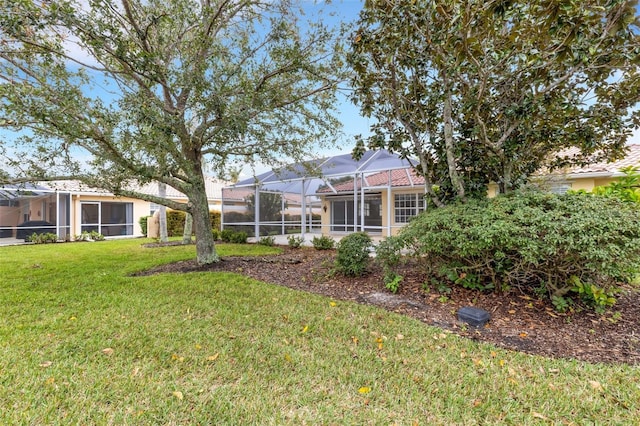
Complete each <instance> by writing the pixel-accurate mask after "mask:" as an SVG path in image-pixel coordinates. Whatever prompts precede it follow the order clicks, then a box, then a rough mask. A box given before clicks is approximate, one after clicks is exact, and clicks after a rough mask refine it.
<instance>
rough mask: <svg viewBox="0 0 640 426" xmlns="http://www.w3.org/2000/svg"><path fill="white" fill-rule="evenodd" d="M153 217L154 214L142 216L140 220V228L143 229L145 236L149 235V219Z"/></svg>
mask: <svg viewBox="0 0 640 426" xmlns="http://www.w3.org/2000/svg"><path fill="white" fill-rule="evenodd" d="M150 217H153V216H142V217H141V218H140V219H139V220H138V223H139V224H140V230H141V231H142V235H144V236H145V237H146V236H147V229H148V228H147V222H148V221H149V218H150Z"/></svg>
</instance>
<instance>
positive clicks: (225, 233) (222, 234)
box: [220, 229, 236, 243]
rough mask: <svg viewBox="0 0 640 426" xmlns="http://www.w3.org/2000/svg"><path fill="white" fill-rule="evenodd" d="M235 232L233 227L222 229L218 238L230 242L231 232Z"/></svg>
mask: <svg viewBox="0 0 640 426" xmlns="http://www.w3.org/2000/svg"><path fill="white" fill-rule="evenodd" d="M235 233H236V232H235V231H234V230H233V229H223V230H222V231H221V232H220V239H221V240H222V241H223V242H225V243H230V242H231V239H232V238H233V234H235Z"/></svg>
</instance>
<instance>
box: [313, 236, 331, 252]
mask: <svg viewBox="0 0 640 426" xmlns="http://www.w3.org/2000/svg"><path fill="white" fill-rule="evenodd" d="M311 243H312V244H313V248H315V249H316V250H331V249H332V248H334V247H335V246H336V242H335V241H334V240H333V238H331V237H328V236H326V235H321V236H319V237H313V240H311Z"/></svg>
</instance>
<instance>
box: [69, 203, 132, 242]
mask: <svg viewBox="0 0 640 426" xmlns="http://www.w3.org/2000/svg"><path fill="white" fill-rule="evenodd" d="M80 212H81V216H82V223H81V228H80V229H81V230H82V232H91V231H96V232H99V233H101V234H102V235H104V236H105V237H110V236H114V235H133V203H107V202H91V203H82V204H81V207H80Z"/></svg>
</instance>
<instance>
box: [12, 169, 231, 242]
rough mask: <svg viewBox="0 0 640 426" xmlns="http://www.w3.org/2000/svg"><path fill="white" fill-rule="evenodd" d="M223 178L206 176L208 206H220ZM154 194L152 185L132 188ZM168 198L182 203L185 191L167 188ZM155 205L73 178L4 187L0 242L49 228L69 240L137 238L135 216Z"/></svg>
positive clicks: (147, 213) (145, 213)
mask: <svg viewBox="0 0 640 426" xmlns="http://www.w3.org/2000/svg"><path fill="white" fill-rule="evenodd" d="M225 183H226V182H221V181H217V180H215V179H212V178H209V179H207V195H208V198H209V208H210V209H212V210H220V209H221V198H222V187H223V186H224V184H225ZM132 189H133V190H136V191H138V192H141V193H144V194H150V195H158V185H157V183H150V184H146V185H143V186H140V187H136V188H132ZM167 198H169V199H172V200H174V201H179V202H186V201H187V198H186V196H185V195H184V194H182V193H180V192H178V191H176V190H175V189H173V188H171V187H167ZM158 208H159V206H157V205H156V204H154V203H149V202H148V201H143V200H139V199H135V198H128V197H118V196H115V195H113V194H112V193H110V192H108V191H104V190H100V189H97V188H91V187H89V186H87V185H84V184H82V183H80V182H78V181H53V182H41V183H38V184H35V185H31V184H29V185H7V186H5V187H2V188H0V243H3V242H4V243H6V242H8V241H9V240H14V239H19V240H21V239H24V236H25V234H26V235H31V234H32V233H34V232H37V233H43V232H51V233H55V234H57V235H58V237H59V238H61V239H65V238H67V239H68V238H73V237H74V236H75V235H79V234H81V233H82V232H85V231H88V232H90V231H97V232H99V233H101V234H103V235H104V236H105V237H107V238H109V237H138V236H142V230H141V229H140V225H139V220H140V218H141V217H145V216H150V215H152V214H153V213H154V212H155V211H157V210H158Z"/></svg>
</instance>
